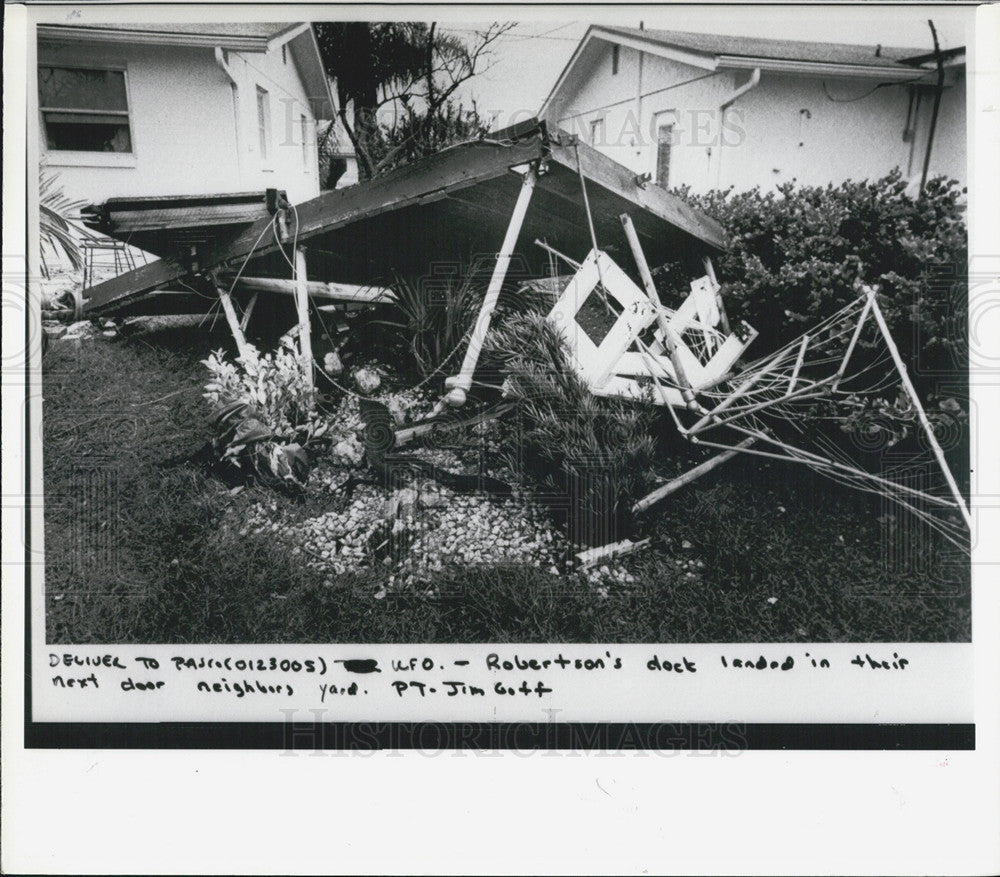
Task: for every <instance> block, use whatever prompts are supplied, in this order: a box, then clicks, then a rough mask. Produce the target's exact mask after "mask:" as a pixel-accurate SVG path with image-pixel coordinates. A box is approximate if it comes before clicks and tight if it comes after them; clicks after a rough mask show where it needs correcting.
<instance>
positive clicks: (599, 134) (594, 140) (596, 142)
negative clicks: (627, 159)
mask: <svg viewBox="0 0 1000 877" xmlns="http://www.w3.org/2000/svg"><path fill="white" fill-rule="evenodd" d="M590 143H591V145H592V146H601V145H603V144H604V119H593V120H592V121H591V123H590Z"/></svg>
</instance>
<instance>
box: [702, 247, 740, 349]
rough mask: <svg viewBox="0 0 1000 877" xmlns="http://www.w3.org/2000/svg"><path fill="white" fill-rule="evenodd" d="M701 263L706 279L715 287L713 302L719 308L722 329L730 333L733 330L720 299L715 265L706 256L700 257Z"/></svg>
mask: <svg viewBox="0 0 1000 877" xmlns="http://www.w3.org/2000/svg"><path fill="white" fill-rule="evenodd" d="M702 264H703V265H704V266H705V273H706V274H707V275H708V279H709V280H711V281H712V286H713V287H715V303H716V305H718V308H719V322H720V323H722V331H723V332H725V333H726V334H727V335H732V334H733V330H732V329H731V328H730V326H729V315H728V314H727V313H726V305H725V303H724V302H723V301H722V287H721V286H720V285H719V281H718V279H717V278H716V276H715V266H714V265H713V264H712V260H711V259H710V258H709V257H708V256H705V258H704V259H702Z"/></svg>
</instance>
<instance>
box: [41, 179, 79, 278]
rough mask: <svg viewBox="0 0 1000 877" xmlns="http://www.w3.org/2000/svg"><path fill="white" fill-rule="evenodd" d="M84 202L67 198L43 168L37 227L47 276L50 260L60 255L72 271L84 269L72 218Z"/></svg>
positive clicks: (43, 266)
mask: <svg viewBox="0 0 1000 877" xmlns="http://www.w3.org/2000/svg"><path fill="white" fill-rule="evenodd" d="M86 203H87V202H86V201H82V200H74V199H72V198H69V197H68V196H67V195H66V193H65V192H64V191H63V189H62V186H60V185H59V183H58V182H57V178H56V175H55V174H54V173H53V172H52V171H49V170H46V169H45V168H42V170H41V172H40V173H39V180H38V223H39V229H38V230H39V235H40V238H41V257H42V268H43V270H44V271H45V273H46V275H47V274H48V273H49V260H50V259H53V258H58V257H59V256H60V254H61V255H62V256H64V257H65V258H66V259H67V260H68V261H69V263H70V266H71V267H72V268H73V270H74V271H80V270H82V269H83V255H82V253H81V252H80V242H79V239H78V237H77V235H76V234H75V233H74V230H73V229H74V228H77V229H79V226H77V225H76V224H75V223H74V222H73V217H74V216H76V215H77V214H79V212H80V208H81V207H83V206H84V205H85V204H86Z"/></svg>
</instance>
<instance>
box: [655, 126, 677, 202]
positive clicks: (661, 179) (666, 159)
mask: <svg viewBox="0 0 1000 877" xmlns="http://www.w3.org/2000/svg"><path fill="white" fill-rule="evenodd" d="M673 145H674V126H673V123H665V124H662V125H659V126H658V127H657V129H656V185H657V186H659V187H660V188H662V189H666V188H668V187H669V185H670V150H671V149H672V148H673Z"/></svg>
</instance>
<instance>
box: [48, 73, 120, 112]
mask: <svg viewBox="0 0 1000 877" xmlns="http://www.w3.org/2000/svg"><path fill="white" fill-rule="evenodd" d="M38 97H39V102H40V104H41V106H42V107H58V108H59V109H67V110H122V111H125V110H127V109H128V100H127V99H126V97H125V74H124V73H123V72H122V71H121V70H85V69H80V68H71V67H39V68H38Z"/></svg>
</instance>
